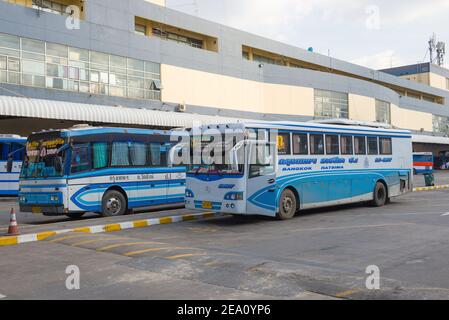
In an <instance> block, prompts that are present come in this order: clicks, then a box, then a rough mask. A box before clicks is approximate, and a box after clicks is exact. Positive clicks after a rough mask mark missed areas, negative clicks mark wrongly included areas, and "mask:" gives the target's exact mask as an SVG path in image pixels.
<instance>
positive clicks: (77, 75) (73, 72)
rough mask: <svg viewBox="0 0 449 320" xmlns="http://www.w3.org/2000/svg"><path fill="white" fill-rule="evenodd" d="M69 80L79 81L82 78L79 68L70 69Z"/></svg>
mask: <svg viewBox="0 0 449 320" xmlns="http://www.w3.org/2000/svg"><path fill="white" fill-rule="evenodd" d="M69 78H70V79H75V80H78V79H79V78H80V71H79V69H78V68H74V67H69Z"/></svg>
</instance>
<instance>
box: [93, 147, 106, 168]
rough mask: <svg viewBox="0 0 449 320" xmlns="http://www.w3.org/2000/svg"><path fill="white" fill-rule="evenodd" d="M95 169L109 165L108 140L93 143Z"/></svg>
mask: <svg viewBox="0 0 449 320" xmlns="http://www.w3.org/2000/svg"><path fill="white" fill-rule="evenodd" d="M92 153H93V155H92V157H93V167H94V169H103V168H106V167H107V166H108V165H109V148H108V143H107V142H94V143H92Z"/></svg>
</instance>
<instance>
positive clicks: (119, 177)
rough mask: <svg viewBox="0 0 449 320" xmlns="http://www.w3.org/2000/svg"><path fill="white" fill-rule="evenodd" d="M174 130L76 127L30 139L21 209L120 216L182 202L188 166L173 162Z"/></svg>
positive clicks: (21, 180) (21, 186) (72, 216)
mask: <svg viewBox="0 0 449 320" xmlns="http://www.w3.org/2000/svg"><path fill="white" fill-rule="evenodd" d="M172 146H173V143H172V142H170V131H156V130H144V129H124V128H94V127H75V128H72V129H68V130H58V131H45V132H41V133H36V134H33V135H31V136H30V137H29V138H28V142H27V154H26V158H25V161H24V163H23V167H22V172H21V175H20V193H19V203H20V210H21V211H22V212H33V213H37V214H39V213H43V214H44V215H67V216H69V217H71V218H78V217H81V216H82V215H83V214H84V213H86V212H95V213H99V214H101V215H103V216H117V215H123V214H126V213H129V212H131V211H137V210H139V211H140V210H146V209H151V208H155V207H159V206H179V205H180V204H181V205H183V202H184V192H185V178H186V174H185V170H186V168H185V167H181V166H172V165H171V164H170V161H169V160H168V158H169V152H170V149H171V148H172Z"/></svg>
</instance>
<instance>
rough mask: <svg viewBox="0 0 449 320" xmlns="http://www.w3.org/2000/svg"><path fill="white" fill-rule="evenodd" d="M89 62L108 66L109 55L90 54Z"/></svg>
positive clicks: (93, 52) (92, 52)
mask: <svg viewBox="0 0 449 320" xmlns="http://www.w3.org/2000/svg"><path fill="white" fill-rule="evenodd" d="M90 62H91V63H96V64H102V65H109V55H107V54H105V53H101V52H95V51H91V52H90Z"/></svg>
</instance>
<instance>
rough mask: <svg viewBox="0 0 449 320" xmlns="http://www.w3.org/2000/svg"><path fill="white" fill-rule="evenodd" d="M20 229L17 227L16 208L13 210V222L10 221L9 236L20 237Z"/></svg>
mask: <svg viewBox="0 0 449 320" xmlns="http://www.w3.org/2000/svg"><path fill="white" fill-rule="evenodd" d="M19 234H20V232H19V227H18V226H17V219H16V212H15V210H14V208H11V220H10V221H9V228H8V234H7V235H8V236H17V235H19Z"/></svg>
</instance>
